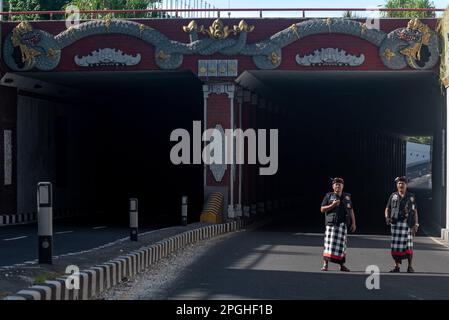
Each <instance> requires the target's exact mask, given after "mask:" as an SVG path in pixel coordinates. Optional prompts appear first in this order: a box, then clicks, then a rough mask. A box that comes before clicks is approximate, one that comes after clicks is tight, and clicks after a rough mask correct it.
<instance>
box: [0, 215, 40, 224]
mask: <svg viewBox="0 0 449 320" xmlns="http://www.w3.org/2000/svg"><path fill="white" fill-rule="evenodd" d="M34 221H36V213H21V214H6V215H0V226H7V225H12V224H21V223H29V222H34Z"/></svg>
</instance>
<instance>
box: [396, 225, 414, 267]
mask: <svg viewBox="0 0 449 320" xmlns="http://www.w3.org/2000/svg"><path fill="white" fill-rule="evenodd" d="M412 254H413V235H412V230H411V229H410V227H409V226H408V224H407V222H405V221H401V222H396V223H395V224H392V225H391V255H392V256H393V258H394V259H395V260H397V261H400V260H402V259H406V258H407V257H408V256H409V255H412Z"/></svg>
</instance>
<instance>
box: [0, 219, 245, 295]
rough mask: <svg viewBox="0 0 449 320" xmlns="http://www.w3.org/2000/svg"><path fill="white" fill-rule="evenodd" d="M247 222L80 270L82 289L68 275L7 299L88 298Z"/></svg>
mask: <svg viewBox="0 0 449 320" xmlns="http://www.w3.org/2000/svg"><path fill="white" fill-rule="evenodd" d="M246 225H247V223H246V222H245V221H243V220H240V221H234V222H228V223H223V224H216V225H209V226H205V227H202V228H198V229H193V230H189V231H186V232H183V233H180V234H178V235H176V236H172V237H169V238H167V239H164V240H161V241H159V242H156V243H154V244H152V245H151V246H148V247H145V248H143V249H139V250H136V251H133V252H131V253H129V254H127V255H123V256H120V257H118V258H115V259H113V260H110V261H108V262H106V263H103V264H100V265H96V266H94V267H92V268H89V269H87V270H82V271H80V272H79V273H78V274H75V276H76V275H79V289H68V288H67V282H70V280H69V281H66V280H67V279H68V276H66V277H61V278H57V279H55V280H52V281H45V283H44V284H41V285H35V286H32V287H30V288H28V289H25V290H21V291H19V292H18V293H16V294H15V295H12V296H8V297H6V298H5V300H89V299H91V298H94V297H96V296H97V295H98V294H100V293H101V292H103V291H104V290H107V289H109V288H111V287H112V286H115V285H117V284H118V283H120V282H122V281H123V280H125V279H132V278H133V277H134V276H136V275H137V274H138V273H140V272H143V271H145V270H146V269H147V268H148V267H149V266H151V265H152V264H154V263H155V262H157V261H159V260H160V259H162V258H165V257H167V256H169V255H170V254H171V253H173V252H175V251H177V250H179V249H181V248H183V247H185V246H187V245H189V244H193V243H195V242H198V241H201V240H206V239H210V238H212V237H215V236H219V235H222V234H226V233H229V232H234V231H237V230H240V229H242V228H244V227H245V226H246ZM69 285H70V283H69Z"/></svg>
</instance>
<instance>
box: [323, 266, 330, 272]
mask: <svg viewBox="0 0 449 320" xmlns="http://www.w3.org/2000/svg"><path fill="white" fill-rule="evenodd" d="M328 270H329V266H323V267H322V268H321V271H328Z"/></svg>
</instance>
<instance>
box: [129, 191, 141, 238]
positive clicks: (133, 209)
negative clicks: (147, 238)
mask: <svg viewBox="0 0 449 320" xmlns="http://www.w3.org/2000/svg"><path fill="white" fill-rule="evenodd" d="M129 227H130V232H131V235H130V238H131V241H137V239H138V234H139V231H138V228H139V200H137V199H136V198H131V199H129Z"/></svg>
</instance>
